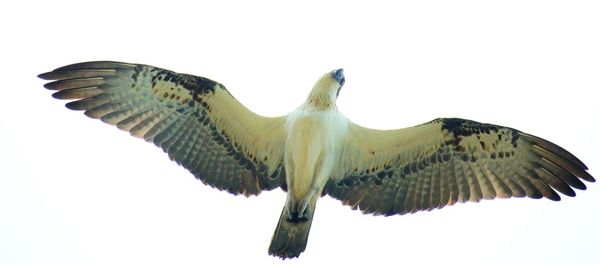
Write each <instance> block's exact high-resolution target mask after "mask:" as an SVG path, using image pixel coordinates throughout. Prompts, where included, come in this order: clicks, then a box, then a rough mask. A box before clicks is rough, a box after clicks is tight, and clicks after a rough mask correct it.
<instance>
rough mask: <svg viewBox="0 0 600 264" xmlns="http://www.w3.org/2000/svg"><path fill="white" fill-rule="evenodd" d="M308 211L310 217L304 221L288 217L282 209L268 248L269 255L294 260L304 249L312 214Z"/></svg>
mask: <svg viewBox="0 0 600 264" xmlns="http://www.w3.org/2000/svg"><path fill="white" fill-rule="evenodd" d="M310 211H311V212H310V215H309V216H308V217H307V218H306V219H298V218H297V217H294V218H291V217H288V216H287V213H286V212H287V210H286V209H285V208H283V211H282V212H281V216H280V217H279V223H278V224H277V228H276V229H275V233H274V234H273V239H272V240H271V245H270V246H269V255H272V256H277V257H280V258H282V259H286V258H296V257H298V256H299V255H300V253H302V252H303V251H304V249H306V242H307V241H308V233H309V231H310V226H311V224H312V219H313V215H312V214H313V213H314V211H313V210H310Z"/></svg>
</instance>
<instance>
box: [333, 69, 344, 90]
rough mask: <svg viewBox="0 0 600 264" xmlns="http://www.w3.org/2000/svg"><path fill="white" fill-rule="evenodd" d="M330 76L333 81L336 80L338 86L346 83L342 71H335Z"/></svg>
mask: <svg viewBox="0 0 600 264" xmlns="http://www.w3.org/2000/svg"><path fill="white" fill-rule="evenodd" d="M332 75H333V79H334V80H336V81H337V82H338V83H339V84H340V86H343V85H344V82H346V78H345V77H344V69H337V70H335V71H333V72H332Z"/></svg>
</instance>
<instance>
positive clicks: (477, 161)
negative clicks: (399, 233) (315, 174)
mask: <svg viewBox="0 0 600 264" xmlns="http://www.w3.org/2000/svg"><path fill="white" fill-rule="evenodd" d="M349 137H350V138H351V139H352V140H348V142H350V143H349V144H348V146H345V149H344V153H343V154H342V164H341V169H340V172H338V175H342V176H340V177H337V178H334V179H332V180H331V181H330V182H329V183H328V184H327V187H326V192H327V193H328V194H329V195H331V196H332V197H334V198H337V199H340V200H342V201H343V202H344V204H351V205H358V208H361V209H363V212H365V213H374V214H385V215H393V214H405V213H414V212H417V211H422V210H432V209H436V208H442V207H444V206H446V205H453V204H454V203H456V202H466V201H473V202H477V201H479V200H481V199H495V198H509V197H524V196H527V197H530V198H542V197H545V198H548V199H550V200H555V201H557V200H560V195H558V193H557V192H556V191H558V192H560V193H562V194H564V195H567V196H574V195H575V192H574V191H573V188H575V189H585V185H584V184H583V182H582V181H581V180H580V179H583V180H585V181H589V182H593V181H594V178H593V177H592V176H591V175H589V174H588V173H587V172H586V170H587V167H586V166H585V165H584V164H583V162H581V161H580V160H579V159H577V158H576V157H575V156H574V155H572V154H571V153H569V152H568V151H566V150H564V149H563V148H561V147H559V146H557V145H556V144H553V143H551V142H549V141H546V140H544V139H541V138H539V137H535V136H532V135H529V134H526V133H523V132H520V131H518V130H515V129H512V128H508V127H502V126H497V125H491V124H483V123H478V122H475V121H470V120H463V119H456V118H449V119H436V120H433V121H431V122H428V123H425V124H422V125H419V126H415V127H411V128H405V129H399V130H388V131H384V130H374V129H367V128H363V127H360V126H357V125H352V127H351V129H350V136H349ZM364 146H368V149H365V147H364ZM373 153H376V154H375V155H373ZM382 172H386V173H387V172H390V173H389V175H390V176H389V177H383V178H382V179H381V180H375V179H378V178H381V177H382V176H381V175H384V174H382ZM386 175H387V174H386ZM360 179H362V180H360ZM382 193H384V194H385V195H382ZM386 199H391V200H392V201H390V200H386ZM390 205H391V206H390ZM365 208H366V209H367V210H364V209H365Z"/></svg>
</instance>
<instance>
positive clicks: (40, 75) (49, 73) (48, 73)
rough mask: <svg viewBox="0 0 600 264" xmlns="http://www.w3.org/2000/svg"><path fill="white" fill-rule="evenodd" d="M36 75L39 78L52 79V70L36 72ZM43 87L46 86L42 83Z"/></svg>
mask: <svg viewBox="0 0 600 264" xmlns="http://www.w3.org/2000/svg"><path fill="white" fill-rule="evenodd" d="M37 77H38V78H40V79H42V80H52V79H53V78H52V72H44V73H41V74H38V76H37ZM44 87H46V85H44ZM46 88H47V87H46Z"/></svg>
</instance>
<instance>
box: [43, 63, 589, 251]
mask: <svg viewBox="0 0 600 264" xmlns="http://www.w3.org/2000/svg"><path fill="white" fill-rule="evenodd" d="M39 77H40V78H42V79H45V80H53V81H52V82H50V83H47V84H46V85H44V87H46V88H47V89H50V90H56V91H57V92H55V93H54V94H53V97H54V98H57V99H67V100H74V101H71V102H69V103H67V104H66V106H67V108H69V109H72V110H84V111H85V112H84V114H85V115H87V116H89V117H91V118H97V119H100V120H102V121H103V122H105V123H109V124H111V125H115V126H117V127H118V128H120V129H122V130H125V131H128V132H129V133H131V135H133V136H136V137H140V138H143V139H144V140H146V141H150V142H152V143H154V144H155V145H156V146H158V147H160V148H162V149H163V151H165V152H166V153H167V154H168V155H169V158H171V160H174V161H175V162H177V164H179V165H181V166H183V167H184V168H186V169H188V170H189V171H190V172H191V173H192V174H193V175H194V176H195V177H196V178H198V179H199V180H201V181H202V182H203V183H205V184H208V185H210V186H212V187H215V188H217V189H219V190H225V191H228V192H230V193H232V194H235V195H237V194H243V195H245V196H250V195H258V194H259V193H260V192H261V191H263V190H272V189H275V188H281V189H283V190H284V191H287V199H286V203H285V206H284V207H283V211H282V212H281V217H280V218H279V223H278V224H277V228H276V229H275V233H274V234H273V239H272V241H271V245H270V247H269V254H271V255H274V256H277V257H281V258H293V257H298V256H299V255H300V253H302V252H303V251H304V249H305V248H306V243H307V239H308V233H309V230H310V226H311V223H312V218H313V214H314V212H315V209H316V203H317V200H318V199H319V197H321V196H322V195H325V194H327V195H330V196H331V197H333V198H336V199H339V200H341V201H342V203H343V204H346V205H349V206H351V207H352V208H353V209H360V210H361V211H362V212H363V213H367V214H375V215H386V216H389V215H395V214H406V213H415V212H417V211H423V210H432V209H438V208H442V207H444V206H446V205H453V204H455V203H456V202H466V201H472V202H477V201H479V200H481V199H494V198H509V197H530V198H536V199H537V198H542V197H546V198H548V199H550V200H555V201H558V200H560V196H559V195H558V194H557V192H556V191H558V192H560V193H562V194H564V195H567V196H575V192H574V191H573V188H575V189H579V190H585V188H586V186H585V185H584V183H583V182H582V181H581V180H580V179H583V180H585V181H588V182H594V181H595V180H594V178H593V177H592V176H591V175H590V174H588V173H587V172H586V170H587V167H586V166H585V165H584V164H583V162H581V161H580V160H579V159H578V158H576V157H575V156H574V155H572V154H571V153H569V152H567V151H566V150H564V149H563V148H561V147H559V146H557V145H555V144H553V143H551V142H549V141H546V140H544V139H541V138H539V137H536V136H533V135H530V134H527V133H524V132H521V131H519V130H516V129H513V128H509V127H503V126H498V125H492V124H485V123H478V122H475V121H470V120H465V119H458V118H438V119H435V120H433V121H430V122H427V123H424V124H421V125H418V126H414V127H409V128H403V129H397V130H376V129H370V128H365V127H362V126H360V125H357V124H354V123H352V122H351V121H350V120H348V119H347V118H346V117H345V116H344V115H343V114H342V113H340V112H339V111H338V109H337V107H336V99H337V96H338V94H339V92H340V89H341V88H342V86H343V85H344V81H345V78H344V74H343V70H342V69H338V70H334V71H331V72H328V73H326V74H325V75H323V76H322V77H321V78H320V79H319V80H318V81H317V82H316V83H315V85H314V87H313V88H312V91H311V92H310V94H309V96H308V98H307V99H306V101H305V102H304V103H303V104H302V105H301V106H299V107H298V108H297V109H296V110H294V111H293V112H291V113H290V114H288V115H286V116H280V117H264V116H260V115H257V114H255V113H253V112H252V111H250V110H248V109H247V108H246V107H244V106H243V105H242V104H241V103H240V102H238V101H237V100H236V99H235V98H234V97H233V96H232V95H231V94H230V93H229V92H228V91H227V89H225V87H224V86H223V85H222V84H220V83H218V82H215V81H212V80H210V79H207V78H203V77H198V76H193V75H188V74H180V73H176V72H173V71H169V70H166V69H161V68H157V67H153V66H148V65H141V64H130V63H122V62H110V61H97V62H84V63H77V64H72V65H68V66H64V67H60V68H58V69H55V70H53V71H51V72H47V73H43V74H40V75H39Z"/></svg>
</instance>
